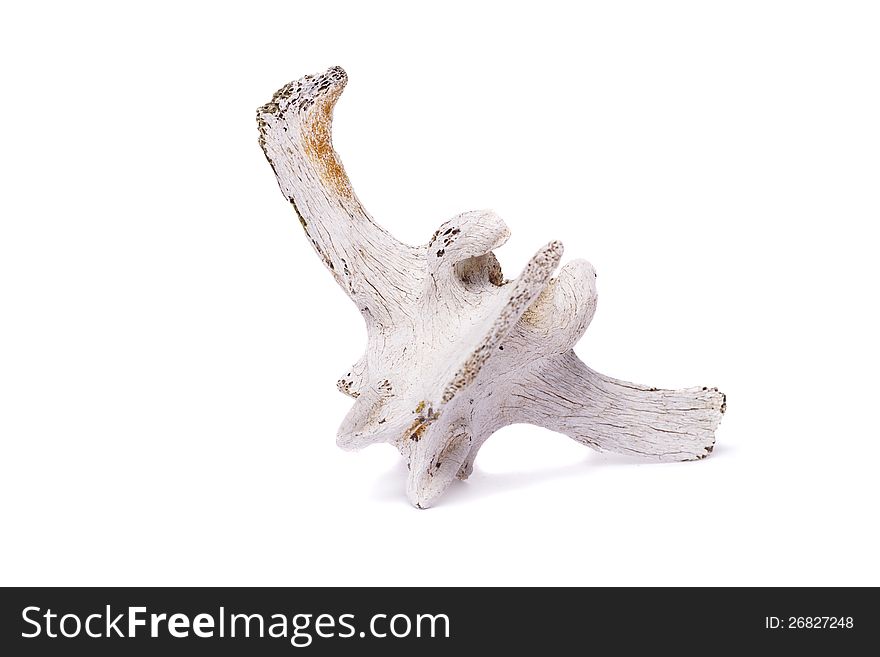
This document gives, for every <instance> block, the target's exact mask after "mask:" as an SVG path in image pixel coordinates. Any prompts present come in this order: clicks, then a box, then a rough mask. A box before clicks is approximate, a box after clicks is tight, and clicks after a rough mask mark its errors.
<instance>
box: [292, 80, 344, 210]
mask: <svg viewBox="0 0 880 657" xmlns="http://www.w3.org/2000/svg"><path fill="white" fill-rule="evenodd" d="M341 93H342V88H341V87H336V88H333V89H331V90H330V92H329V93H327V94H326V95H324V96H321V97H318V98H316V99H315V104H314V105H312V107H310V108H309V109H308V111H307V112H306V113H305V116H304V117H303V121H302V127H301V130H302V138H303V142H302V143H303V151H304V152H305V154H306V157H308V158H309V161H310V162H311V163H312V164H313V165H314V166H315V169H316V170H317V172H318V175H319V176H320V177H321V181H322V182H323V183H324V184H325V185H327V186H328V187H329V188H330V189H332V190H333V191H335V192H336V193H337V194H339V195H340V196H344V197H351V195H352V190H351V183H350V182H349V180H348V176H347V175H346V173H345V169H343V168H342V163H341V162H340V161H339V157H338V156H337V155H336V151H334V150H333V140H332V137H331V126H332V123H333V106H334V105H335V104H336V100H337V99H338V98H339V96H340V94H341Z"/></svg>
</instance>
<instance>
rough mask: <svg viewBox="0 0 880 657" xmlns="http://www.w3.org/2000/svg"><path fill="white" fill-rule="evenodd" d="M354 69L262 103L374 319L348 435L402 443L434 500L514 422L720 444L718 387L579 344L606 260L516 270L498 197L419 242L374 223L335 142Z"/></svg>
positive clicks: (339, 261) (277, 156)
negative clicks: (661, 380)
mask: <svg viewBox="0 0 880 657" xmlns="http://www.w3.org/2000/svg"><path fill="white" fill-rule="evenodd" d="M346 81H347V76H346V74H345V71H343V70H342V69H341V68H338V67H335V68H331V69H329V70H327V71H326V72H324V73H322V74H320V75H314V76H312V75H307V76H305V77H304V78H301V79H300V80H297V81H295V82H291V83H290V84H288V85H285V86H284V87H282V88H281V89H279V90H278V91H277V92H276V93H275V95H274V96H273V97H272V100H271V101H270V102H269V103H267V104H266V105H264V106H263V107H261V108H260V109H259V110H258V112H257V124H258V126H259V133H260V137H259V143H260V146H261V147H262V148H263V152H264V153H265V155H266V159H268V161H269V164H271V165H272V169H273V170H274V171H275V176H276V177H277V179H278V184H279V186H280V187H281V191H282V193H283V194H284V196H285V197H286V198H287V200H288V201H289V202H290V204H291V205H292V206H293V209H294V211H295V212H296V214H297V216H298V217H299V221H300V223H301V224H302V227H303V230H304V231H305V233H306V237H307V238H308V239H309V241H310V242H311V243H312V246H313V247H314V249H315V251H316V252H317V254H318V256H319V257H320V258H321V260H322V261H323V262H324V264H325V265H326V267H327V268H328V269H329V270H330V273H331V274H332V275H333V277H334V278H335V279H336V282H337V283H339V285H340V286H341V287H342V289H343V290H345V292H346V293H347V294H348V295H349V296H350V297H351V299H352V300H353V301H354V302H355V303H356V304H357V307H358V309H359V310H360V311H361V313H362V314H363V317H364V321H365V322H366V327H367V336H368V337H367V349H366V353H365V354H364V355H363V357H362V358H361V359H360V360H359V361H357V362H356V363H355V364H354V365H352V367H351V370H350V371H348V372H346V373H345V375H344V376H343V377H342V378H341V379H340V380H339V383H338V387H339V389H340V390H341V391H342V392H344V393H345V394H347V395H349V396H351V397H353V398H354V406H353V407H352V409H351V411H350V412H349V413H348V416H347V417H346V418H345V420H344V421H343V422H342V426H341V427H340V429H339V433H338V437H337V442H338V444H339V445H340V446H341V447H342V448H344V449H359V448H361V447H364V446H365V445H369V444H371V443H377V442H387V443H391V444H393V445H394V446H395V447H397V448H398V449H399V450H400V452H401V454H402V455H403V456H404V457H405V458H406V460H407V465H408V467H409V480H408V483H407V495H408V497H409V499H410V501H411V502H412V503H413V504H414V505H416V506H418V507H420V508H425V507H427V506H429V505H430V504H431V503H432V502H433V501H434V500H435V499H436V498H437V497H438V496H439V495H440V494H441V493H442V492H443V491H444V490H446V488H447V487H448V486H449V485H450V483H452V481H453V480H454V479H455V478H456V477H457V478H459V479H464V478H466V477H467V476H468V475H469V474H470V473H471V470H472V468H473V463H474V459H475V458H476V456H477V452H479V450H480V447H481V446H482V445H483V443H484V442H485V440H486V439H487V438H488V437H489V436H491V435H492V434H493V433H494V432H495V431H497V430H498V429H500V428H501V427H503V426H505V425H508V424H514V423H530V424H536V425H540V426H543V427H547V428H549V429H552V430H554V431H558V432H561V433H564V434H566V435H568V436H570V437H571V438H573V439H574V440H576V441H578V442H580V443H583V444H585V445H588V446H590V447H593V448H594V449H597V450H599V451H608V452H618V453H622V454H631V455H637V456H641V457H645V458H648V459H654V460H660V461H687V460H691V459H701V458H704V457H705V456H707V455H708V454H709V453H710V452H711V451H712V446H713V444H714V442H715V436H714V432H715V428H716V427H717V425H718V423H719V422H720V420H721V414H722V413H723V412H724V410H725V397H724V395H723V394H722V393H720V392H719V391H718V389H717V388H704V387H698V388H688V389H684V390H659V389H657V388H651V387H648V386H642V385H635V384H632V383H626V382H623V381H618V380H616V379H612V378H610V377H607V376H605V375H603V374H599V373H598V372H595V371H593V370H591V369H590V368H589V367H587V366H586V365H584V364H583V363H582V362H581V361H580V359H579V358H578V357H577V356H576V355H575V353H574V351H572V347H573V346H574V344H575V343H576V342H577V341H578V339H580V337H581V335H583V333H584V331H585V330H586V329H587V326H588V325H589V323H590V320H591V319H592V317H593V312H594V311H595V309H596V285H595V277H596V275H595V272H594V270H593V267H592V266H591V265H590V264H589V263H588V262H586V261H584V260H575V261H572V262H569V263H568V264H567V265H565V266H564V267H562V269H561V270H560V271H559V273H558V275H557V276H555V277H554V276H553V274H554V271H555V270H556V268H557V265H558V264H559V260H560V258H561V256H562V244H561V243H559V242H550V243H549V244H547V245H546V246H543V247H542V248H541V249H539V250H538V252H537V253H536V254H535V255H534V257H533V258H532V259H531V260H530V261H529V263H528V264H527V265H526V266H525V268H524V269H523V271H522V272H521V273H520V275H519V276H518V277H517V278H515V279H513V280H507V279H505V278H504V276H503V275H502V273H501V266H500V265H499V263H498V260H497V259H496V258H495V255H494V253H493V250H494V249H497V248H498V247H500V246H501V245H502V244H504V242H505V241H506V240H507V238H508V237H509V235H510V232H509V230H508V228H507V226H506V225H505V224H504V222H503V221H502V220H501V219H500V218H499V217H497V216H496V215H495V214H494V213H492V212H490V211H476V212H465V213H463V214H460V215H458V216H456V217H453V218H452V219H450V220H449V221H447V222H446V223H444V224H443V225H442V226H440V227H439V228H438V229H437V230H436V231H435V232H434V234H433V235H432V236H431V238H430V240H428V242H427V244H424V245H422V246H417V247H413V246H408V245H406V244H403V243H401V242H399V241H398V240H396V239H395V238H394V237H393V236H392V235H390V234H389V233H388V232H386V231H385V230H384V229H382V228H381V227H380V226H378V225H377V224H376V223H374V222H373V220H372V219H371V217H370V215H369V214H368V213H367V211H366V210H365V209H364V208H363V206H362V205H361V204H360V202H359V201H358V199H357V197H356V196H355V194H354V191H353V190H352V187H351V183H350V182H349V180H348V177H347V176H346V174H345V170H344V169H343V168H342V164H341V162H340V160H339V157H338V156H337V154H336V152H335V151H334V150H333V146H332V143H331V134H330V132H331V120H332V112H333V106H334V105H335V103H336V101H337V99H338V98H339V96H340V94H341V93H342V90H343V88H344V87H345V84H346Z"/></svg>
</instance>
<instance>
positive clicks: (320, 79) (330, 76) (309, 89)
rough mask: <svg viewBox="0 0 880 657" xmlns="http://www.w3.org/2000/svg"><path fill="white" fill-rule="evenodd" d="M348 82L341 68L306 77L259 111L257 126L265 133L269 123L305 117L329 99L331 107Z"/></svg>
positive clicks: (286, 86)
mask: <svg viewBox="0 0 880 657" xmlns="http://www.w3.org/2000/svg"><path fill="white" fill-rule="evenodd" d="M347 83H348V74H347V73H346V72H345V69H343V68H342V67H341V66H331V67H330V68H328V69H327V70H326V71H324V72H323V73H317V74H315V75H305V76H303V77H301V78H299V79H298V80H293V81H292V82H288V83H287V84H285V85H284V86H283V87H281V88H280V89H279V90H278V91H276V92H275V94H274V95H273V96H272V100H270V101H269V102H268V103H266V104H265V105H262V106H261V107H260V108H259V109H257V123H258V125H259V126H260V129H261V131H264V130H265V129H266V126H267V120H269V119H270V118H272V117H275V118H280V117H282V116H285V115H289V114H302V113H305V112H307V111H308V110H309V109H311V108H312V107H314V106H315V104H316V103H317V102H318V101H319V100H323V99H327V98H329V100H330V102H331V104H332V103H334V102H335V100H336V98H337V97H338V96H339V94H340V93H341V92H342V90H343V89H344V88H345V85H346V84H347Z"/></svg>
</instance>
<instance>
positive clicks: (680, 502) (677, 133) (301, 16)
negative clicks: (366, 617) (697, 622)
mask: <svg viewBox="0 0 880 657" xmlns="http://www.w3.org/2000/svg"><path fill="white" fill-rule="evenodd" d="M878 33H880V13H878V7H877V5H876V3H870V2H865V3H856V2H842V3H841V2H824V3H822V2H766V1H762V2H730V3H706V2H672V3H655V2H644V3H632V2H607V3H567V2H566V3H563V2H548V1H546V0H545V1H542V2H536V3H530V4H522V5H519V4H516V3H511V2H506V3H499V4H489V3H479V2H465V3H454V2H449V1H447V2H444V3H434V4H433V5H432V8H430V9H429V8H427V7H426V6H422V5H421V3H419V4H417V3H406V4H403V3H402V4H399V5H391V4H381V3H339V2H311V3H304V2H302V3H297V2H282V3H267V2H255V3H238V4H237V5H236V6H224V5H223V4H219V3H213V2H212V3H204V4H198V3H176V2H175V3H149V4H146V3H145V4H144V5H143V6H142V8H141V9H135V8H132V7H131V6H128V5H123V4H119V3H107V4H95V3H60V2H59V3H54V4H53V3H7V4H6V5H5V6H4V9H3V10H2V19H0V55H2V61H3V62H4V63H3V78H2V81H0V94H2V103H0V119H2V121H0V131H2V134H0V138H2V143H0V147H2V154H0V167H2V171H0V180H2V193H0V218H2V232H0V313H2V322H0V337H2V340H0V441H2V442H0V447H2V452H0V454H2V456H0V467H2V475H0V477H2V479H0V532H2V540H0V550H2V560H0V583H2V584H95V585H98V584H116V585H154V584H155V585H159V584H179V585H196V584H202V585H208V584H210V585H221V584H229V585H239V584H242V585H244V584H249V585H282V584H284V585H300V584H302V585H305V584H311V585H333V584H412V585H429V584H477V585H489V584H500V585H507V584H553V585H557V584H561V585H566V584H579V585H580V584H606V585H628V584H651V585H653V584H697V585H710V584H713V585H714V584H732V585H740V584H766V585H781V584H793V585H807V584H822V585H826V584H829V585H830V584H840V585H860V584H873V585H878V584H880V566H878V559H877V554H878V552H880V541H878V533H877V532H878V519H877V516H878V513H877V502H878V497H880V496H878V484H877V480H878V477H877V472H878V468H880V443H878V438H880V430H878V417H877V408H878V376H880V374H878V365H880V363H878V358H877V347H876V340H877V338H876V336H877V334H878V326H877V323H878V322H877V319H876V306H877V297H878V290H880V286H878V283H880V281H878V275H877V266H878V265H877V260H876V253H877V248H878V239H877V236H876V230H875V227H876V223H877V221H878V219H880V186H878V182H880V85H878V79H880V78H878V73H880V39H878ZM335 64H339V65H342V66H344V67H345V68H346V70H347V71H348V73H349V77H350V82H349V85H348V88H347V89H346V92H345V94H344V95H343V97H342V99H341V100H340V102H339V105H338V106H337V110H336V114H335V132H334V136H335V139H334V143H335V146H336V149H337V150H338V151H339V152H340V154H341V156H342V159H343V161H344V163H345V165H346V168H347V170H348V173H349V175H350V177H351V179H352V181H353V183H354V186H355V188H356V189H357V191H358V194H359V196H360V198H361V200H362V201H363V202H364V204H365V205H366V206H367V208H369V210H370V211H371V213H372V214H373V215H374V216H375V217H376V218H377V220H378V221H379V222H380V223H382V224H383V225H384V226H386V227H387V228H388V229H389V230H391V231H392V232H393V233H394V234H395V235H397V236H398V237H400V238H401V239H403V240H405V241H408V242H411V243H421V242H424V241H426V240H427V239H428V237H429V236H430V235H431V233H432V232H433V231H434V229H435V228H436V227H437V226H438V225H440V223H441V222H443V221H444V220H445V219H447V218H449V217H451V216H452V215H454V214H455V213H457V212H460V211H463V210H467V209H474V208H485V207H491V208H494V209H495V210H496V211H497V212H498V213H499V214H500V215H501V216H502V217H504V219H505V220H506V221H507V223H508V225H509V226H510V228H511V230H512V231H513V238H512V239H511V241H510V242H509V243H508V244H507V245H506V246H504V247H503V248H502V249H501V250H500V251H499V253H498V255H499V258H500V259H501V261H502V264H503V265H504V266H505V270H506V272H507V273H509V274H512V273H515V272H516V271H518V270H519V268H520V267H521V266H522V265H523V264H524V262H525V260H526V259H527V257H528V256H529V255H531V253H533V252H534V250H535V249H536V248H537V247H538V246H540V245H541V244H544V243H546V242H547V241H548V240H550V239H554V238H559V239H561V240H563V242H564V243H565V244H566V246H567V252H566V259H570V258H575V257H584V258H587V259H588V260H590V261H591V262H592V263H593V264H594V265H595V266H596V268H597V271H598V275H599V277H598V285H599V294H600V302H599V308H598V312H597V315H596V317H595V319H594V321H593V324H592V326H591V327H590V330H589V331H588V332H587V334H586V336H585V337H584V339H583V340H582V341H581V342H580V344H579V345H578V347H577V351H578V353H579V354H580V355H581V357H582V358H583V359H584V360H585V361H586V362H587V363H589V364H590V365H591V366H593V367H595V368H596V369H598V370H600V371H602V372H605V373H607V374H610V375H613V376H616V377H619V378H623V379H628V380H633V381H638V382H641V383H646V384H649V385H656V386H663V387H680V386H690V385H709V386H719V387H720V388H721V389H722V390H723V391H725V392H726V393H727V395H728V407H729V409H728V413H727V415H726V416H725V418H724V421H723V422H722V424H721V427H720V429H719V432H718V446H717V449H716V451H715V454H714V455H713V456H712V457H711V458H709V459H707V460H705V461H702V462H696V463H683V464H669V465H656V464H649V463H643V462H639V461H637V460H632V459H628V458H622V457H615V456H602V455H599V454H597V453H594V452H591V451H589V450H587V449H586V448H584V447H582V446H580V445H578V444H576V443H574V442H573V441H570V440H568V439H567V438H565V437H563V436H560V435H557V434H553V433H550V432H548V431H546V430H543V429H539V428H536V427H529V426H517V427H509V428H507V429H505V430H503V431H501V432H499V434H498V435H496V436H495V437H493V438H492V439H491V440H490V442H489V443H488V444H487V446H486V447H485V449H484V450H483V451H482V452H481V454H480V458H479V459H478V461H477V470H476V472H475V473H474V475H473V477H472V478H471V479H470V480H469V481H467V482H465V483H457V484H456V485H454V487H453V488H452V489H451V490H450V491H449V492H448V494H447V495H446V496H445V498H444V499H443V500H442V501H441V502H440V503H439V504H438V505H437V506H436V507H435V508H433V509H431V510H429V511H418V510H415V509H413V508H411V507H410V506H409V504H408V503H407V501H406V498H405V495H404V485H405V467H404V466H403V465H402V462H401V460H400V458H399V456H398V455H397V453H396V452H395V451H394V449H393V448H391V447H389V446H387V445H381V446H376V447H372V448H369V449H367V450H365V451H363V452H360V453H345V452H342V451H340V450H339V449H338V448H337V447H336V446H335V443H334V437H335V433H336V428H337V426H338V424H339V422H340V421H341V419H342V417H343V416H344V414H345V412H346V410H347V409H348V407H349V404H350V401H351V400H350V399H348V398H346V397H344V396H342V395H340V394H339V393H338V392H337V391H336V389H335V382H336V379H337V378H338V377H339V376H340V375H341V374H343V373H345V372H347V371H348V370H349V366H350V365H351V364H352V363H353V361H354V360H355V359H356V358H357V357H358V356H359V355H360V354H361V352H362V350H363V346H364V337H365V332H364V329H363V325H362V323H361V320H360V317H359V315H358V313H357V312H356V309H355V308H354V306H353V305H352V304H351V303H350V302H349V301H348V300H347V299H346V298H345V296H344V295H343V294H342V292H341V291H340V290H339V289H338V287H337V286H336V285H335V283H334V282H333V280H332V278H331V277H330V276H329V275H328V274H327V272H326V271H325V270H324V269H323V267H322V265H321V263H320V261H319V260H318V258H317V257H315V255H314V253H313V252H312V250H311V248H310V246H309V245H308V243H307V242H306V240H304V239H303V236H302V230H301V228H300V226H299V225H298V222H297V220H296V217H295V216H294V214H293V212H292V211H291V209H290V207H289V204H288V203H286V202H285V200H284V199H283V198H282V196H281V194H280V193H279V191H278V188H277V185H276V182H275V180H274V177H273V175H272V172H271V170H270V168H269V166H268V165H267V164H266V162H265V160H264V158H263V155H262V153H261V152H260V150H259V148H258V146H257V143H256V136H257V133H256V125H255V121H254V115H255V109H256V107H257V106H258V105H261V104H262V103H264V102H266V101H267V100H268V99H269V97H270V96H271V94H272V93H273V92H274V91H275V89H277V88H278V87H280V86H281V85H282V84H284V83H286V82H287V81H288V80H291V79H294V78H297V77H300V76H301V75H304V74H306V73H314V72H318V71H321V70H323V69H325V68H327V67H328V66H331V65H335Z"/></svg>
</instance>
